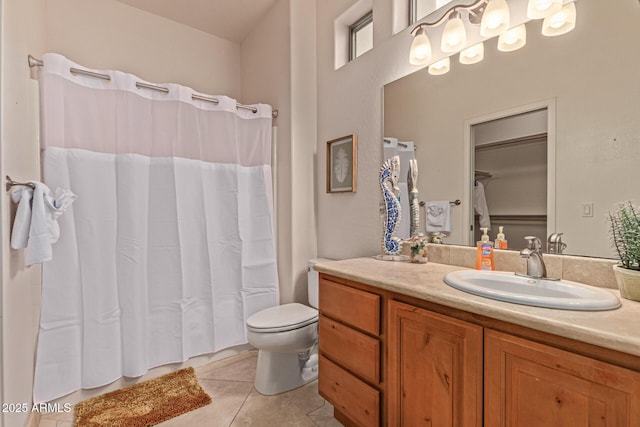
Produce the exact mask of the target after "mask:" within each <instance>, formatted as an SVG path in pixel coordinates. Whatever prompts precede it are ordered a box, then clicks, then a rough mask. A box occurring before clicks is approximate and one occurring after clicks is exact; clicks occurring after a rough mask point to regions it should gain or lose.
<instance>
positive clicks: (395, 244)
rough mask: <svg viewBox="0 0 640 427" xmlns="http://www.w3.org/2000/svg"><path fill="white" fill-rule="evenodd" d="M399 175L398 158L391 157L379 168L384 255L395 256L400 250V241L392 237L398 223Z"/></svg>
mask: <svg viewBox="0 0 640 427" xmlns="http://www.w3.org/2000/svg"><path fill="white" fill-rule="evenodd" d="M399 175H400V157H399V156H393V157H391V158H390V159H388V160H387V161H386V162H384V163H383V164H382V167H381V168H380V189H381V190H382V197H383V200H384V213H383V215H384V226H383V235H382V248H383V250H384V253H385V254H386V255H397V254H399V253H400V249H401V240H400V239H399V238H397V237H394V236H393V233H394V232H395V231H396V228H398V223H399V222H400V201H399V200H398V196H399V194H400V188H399V187H398V178H399Z"/></svg>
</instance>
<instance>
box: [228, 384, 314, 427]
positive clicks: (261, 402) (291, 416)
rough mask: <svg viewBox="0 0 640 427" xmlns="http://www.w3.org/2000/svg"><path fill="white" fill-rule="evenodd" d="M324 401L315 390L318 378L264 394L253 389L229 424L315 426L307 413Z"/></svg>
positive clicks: (252, 426)
mask: <svg viewBox="0 0 640 427" xmlns="http://www.w3.org/2000/svg"><path fill="white" fill-rule="evenodd" d="M323 405H324V399H323V398H322V397H320V395H319V394H318V382H317V381H313V382H311V383H309V384H307V385H306V386H304V387H300V388H298V389H296V390H293V391H290V392H288V393H282V394H278V395H275V396H263V395H261V394H260V393H258V392H257V391H255V390H253V391H252V392H251V394H250V395H249V398H248V399H247V401H246V402H245V404H244V405H243V406H242V409H240V412H239V413H238V415H237V416H236V418H235V420H234V421H233V423H232V424H231V426H233V427H244V426H251V427H262V426H264V427H271V426H280V427H286V426H291V427H305V426H309V427H314V426H315V424H314V422H313V421H312V420H311V418H309V417H308V416H307V414H308V413H309V412H312V411H314V410H316V409H318V408H320V407H322V406H323Z"/></svg>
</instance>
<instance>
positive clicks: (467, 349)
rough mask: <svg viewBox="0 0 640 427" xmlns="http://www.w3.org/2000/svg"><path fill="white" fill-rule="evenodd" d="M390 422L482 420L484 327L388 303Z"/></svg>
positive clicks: (437, 423) (462, 426) (437, 425)
mask: <svg viewBox="0 0 640 427" xmlns="http://www.w3.org/2000/svg"><path fill="white" fill-rule="evenodd" d="M389 322H390V324H389V365H388V366H389V376H388V384H389V388H388V397H389V401H388V403H389V406H388V414H389V425H390V426H400V425H402V426H432V427H440V426H460V427H466V426H481V425H482V328H481V327H480V326H477V325H473V324H471V323H467V322H464V321H461V320H457V319H453V318H449V317H447V316H443V315H440V314H437V313H432V312H429V311H427V310H423V309H420V308H417V307H414V306H411V305H408V304H404V303H400V302H397V301H392V302H390V303H389Z"/></svg>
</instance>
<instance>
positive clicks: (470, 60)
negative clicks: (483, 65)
mask: <svg viewBox="0 0 640 427" xmlns="http://www.w3.org/2000/svg"><path fill="white" fill-rule="evenodd" d="M458 59H459V61H460V63H461V64H467V65H468V64H475V63H478V62H480V61H482V60H483V59H484V43H482V42H480V43H477V44H474V45H473V46H471V47H468V48H466V49H465V50H463V51H462V52H460V57H459V58H458Z"/></svg>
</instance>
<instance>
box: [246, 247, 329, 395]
mask: <svg viewBox="0 0 640 427" xmlns="http://www.w3.org/2000/svg"><path fill="white" fill-rule="evenodd" d="M322 261H329V260H326V259H317V260H311V261H309V264H308V268H307V275H308V288H309V304H310V305H311V307H309V306H306V305H304V304H299V303H291V304H283V305H279V306H275V307H270V308H266V309H264V310H261V311H259V312H257V313H254V314H252V315H251V316H249V318H248V319H247V339H248V340H249V344H251V345H252V346H254V347H255V348H257V349H258V365H257V367H256V380H255V387H256V390H258V392H259V393H261V394H264V395H273V394H279V393H284V392H285V391H289V390H293V389H294V388H297V387H300V386H302V385H305V384H306V383H308V382H310V381H313V380H315V379H316V378H318V345H317V344H318V310H317V308H318V285H319V274H318V272H317V271H315V270H314V269H313V265H315V264H316V263H318V262H322Z"/></svg>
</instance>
